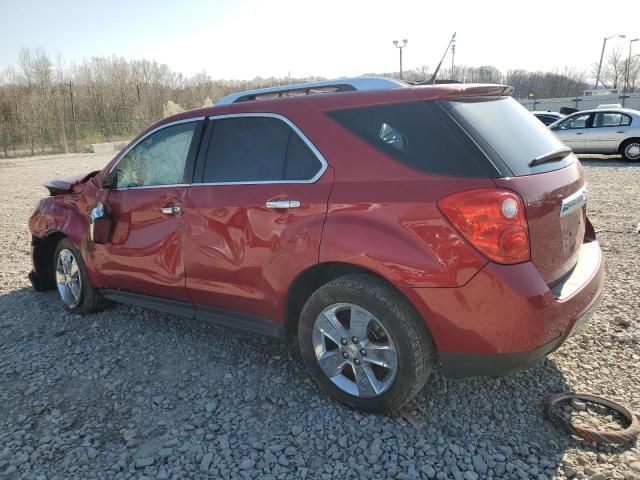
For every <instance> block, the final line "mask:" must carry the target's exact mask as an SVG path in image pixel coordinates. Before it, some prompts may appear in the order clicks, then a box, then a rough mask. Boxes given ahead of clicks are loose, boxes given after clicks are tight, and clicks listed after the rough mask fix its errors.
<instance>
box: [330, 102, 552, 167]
mask: <svg viewBox="0 0 640 480" xmlns="http://www.w3.org/2000/svg"><path fill="white" fill-rule="evenodd" d="M327 115H329V117H331V118H332V119H333V120H335V121H336V122H338V123H339V124H340V125H342V126H343V127H344V128H346V129H347V130H349V131H351V132H352V133H353V134H355V135H356V136H357V137H359V138H360V139H361V140H363V141H365V142H366V143H368V144H370V145H371V146H373V147H375V148H377V149H378V150H380V151H381V152H383V153H384V154H386V155H388V156H390V157H391V158H395V159H396V160H398V161H399V162H401V163H403V164H405V165H407V166H409V167H411V168H414V169H416V170H420V171H423V172H429V173H436V174H441V175H449V176H462V177H487V176H496V175H497V172H496V169H495V167H494V166H493V165H492V164H491V163H490V162H489V161H488V160H487V158H486V156H485V155H483V154H482V152H481V151H479V150H478V147H477V146H476V145H475V144H474V142H473V141H472V140H471V139H470V138H469V136H468V135H467V134H466V133H465V132H464V131H463V130H462V129H461V128H460V126H459V125H458V124H457V123H456V122H455V121H454V120H453V118H451V116H450V115H448V114H447V112H446V111H445V109H444V108H443V106H442V105H440V104H439V103H438V102H422V101H417V102H410V103H392V104H385V105H374V106H369V107H360V108H350V109H343V110H333V111H330V112H328V113H327ZM536 122H538V120H536ZM538 123H540V122H538Z"/></svg>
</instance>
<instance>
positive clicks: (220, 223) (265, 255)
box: [183, 114, 333, 321]
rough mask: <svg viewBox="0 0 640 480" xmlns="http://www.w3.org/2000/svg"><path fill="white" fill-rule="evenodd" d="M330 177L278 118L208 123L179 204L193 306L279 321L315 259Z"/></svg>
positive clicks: (307, 146) (319, 157)
mask: <svg viewBox="0 0 640 480" xmlns="http://www.w3.org/2000/svg"><path fill="white" fill-rule="evenodd" d="M205 145H206V147H205ZM332 180H333V172H332V170H331V169H330V168H327V164H326V161H325V159H324V158H323V157H322V155H321V154H320V152H319V151H318V150H317V149H316V148H315V147H314V146H313V145H312V144H311V143H310V142H309V140H308V139H307V138H306V137H305V136H304V135H303V134H302V132H301V131H300V130H299V129H298V128H297V127H296V126H295V125H294V124H293V123H292V122H290V121H289V120H288V119H286V118H284V117H281V116H279V115H275V114H239V115H228V116H222V117H214V118H211V119H209V125H208V126H207V131H206V132H205V137H204V140H203V149H202V150H201V155H200V156H199V158H198V164H197V167H196V179H195V181H194V184H193V185H192V186H191V188H190V190H189V192H188V194H187V196H186V198H185V201H184V204H183V211H184V216H183V219H184V230H185V237H184V258H185V269H186V277H187V281H186V284H187V289H188V292H189V295H190V297H191V298H192V300H193V302H194V304H195V305H196V308H197V309H199V310H204V311H211V310H213V311H214V313H215V311H216V310H218V309H222V310H226V311H235V312H242V313H244V314H245V315H249V316H250V317H258V318H261V319H265V318H266V319H269V320H274V321H282V319H283V316H284V311H283V305H284V299H285V296H286V292H287V289H288V288H289V285H290V284H291V282H292V281H293V280H294V279H295V277H296V276H297V275H298V274H299V273H300V272H301V271H302V270H304V269H306V268H307V267H309V266H311V265H314V264H316V263H317V262H318V253H319V245H320V237H321V234H322V228H323V224H324V220H325V217H326V212H327V201H328V198H329V193H330V189H331V185H332Z"/></svg>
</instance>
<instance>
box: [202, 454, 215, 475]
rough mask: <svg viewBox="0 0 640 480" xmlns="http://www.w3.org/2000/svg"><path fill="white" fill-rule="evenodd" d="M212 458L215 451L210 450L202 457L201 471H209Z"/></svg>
mask: <svg viewBox="0 0 640 480" xmlns="http://www.w3.org/2000/svg"><path fill="white" fill-rule="evenodd" d="M211 460H213V453H211V452H209V453H206V454H205V455H204V456H203V457H202V461H201V462H200V471H201V472H205V473H206V472H208V471H209V466H210V465H211Z"/></svg>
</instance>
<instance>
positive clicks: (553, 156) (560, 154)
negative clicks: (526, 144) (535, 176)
mask: <svg viewBox="0 0 640 480" xmlns="http://www.w3.org/2000/svg"><path fill="white" fill-rule="evenodd" d="M571 152H572V150H571V149H570V148H569V147H562V148H558V149H557V150H553V151H551V152H549V153H545V154H544V155H540V156H539V157H537V158H534V159H533V160H531V161H530V162H529V166H530V167H535V166H536V165H541V164H543V163H548V162H558V161H560V160H562V159H563V158H565V157H566V156H567V155H569V154H570V153H571Z"/></svg>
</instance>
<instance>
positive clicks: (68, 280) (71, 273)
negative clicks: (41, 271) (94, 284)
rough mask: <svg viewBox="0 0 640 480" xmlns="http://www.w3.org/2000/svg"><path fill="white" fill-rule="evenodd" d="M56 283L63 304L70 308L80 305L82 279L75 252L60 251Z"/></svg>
mask: <svg viewBox="0 0 640 480" xmlns="http://www.w3.org/2000/svg"><path fill="white" fill-rule="evenodd" d="M56 283H57V284H58V293H60V298H61V299H62V302H63V303H64V304H65V305H66V306H67V307H69V308H74V307H76V306H78V304H79V303H80V295H81V293H82V277H81V276H80V268H79V266H78V260H77V259H76V257H75V256H74V254H73V252H71V250H68V249H66V248H65V249H62V250H60V253H59V254H58V260H57V262H56Z"/></svg>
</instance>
